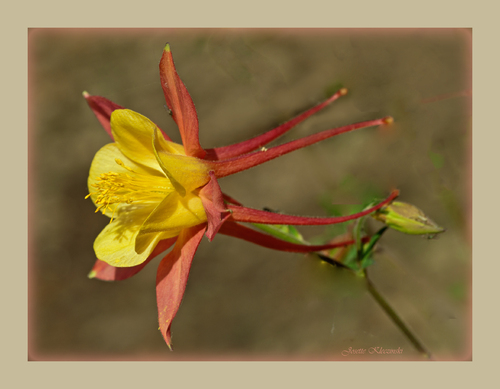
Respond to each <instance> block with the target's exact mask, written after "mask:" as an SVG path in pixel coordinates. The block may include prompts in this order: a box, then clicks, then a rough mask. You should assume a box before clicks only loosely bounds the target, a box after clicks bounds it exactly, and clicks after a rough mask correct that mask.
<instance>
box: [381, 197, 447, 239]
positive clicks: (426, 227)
mask: <svg viewBox="0 0 500 389" xmlns="http://www.w3.org/2000/svg"><path fill="white" fill-rule="evenodd" d="M372 216H373V218H375V219H377V220H379V221H381V222H383V223H385V224H386V225H387V226H388V227H390V228H392V229H394V230H397V231H400V232H404V233H405V234H412V235H425V234H438V233H440V232H443V231H444V228H442V227H440V226H438V225H437V224H436V223H434V222H433V221H432V220H431V219H429V218H428V217H427V216H426V215H425V214H424V213H423V212H422V211H421V210H420V209H418V208H417V207H415V206H414V205H411V204H408V203H403V202H400V201H394V202H392V203H391V204H389V205H386V206H384V207H382V208H380V209H379V210H378V211H376V212H374V213H373V214H372Z"/></svg>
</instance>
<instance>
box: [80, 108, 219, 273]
mask: <svg viewBox="0 0 500 389" xmlns="http://www.w3.org/2000/svg"><path fill="white" fill-rule="evenodd" d="M110 123H111V130H112V134H113V137H114V139H115V143H110V144H108V145H106V146H104V147H103V148H102V149H101V150H99V151H98V152H97V154H96V156H95V157H94V160H93V161H92V165H91V168H90V174H89V179H88V186H89V192H90V195H89V196H90V197H91V198H92V201H93V202H94V203H95V204H96V206H97V210H96V212H97V211H98V210H100V211H101V212H102V213H103V214H105V215H107V216H109V217H111V218H112V219H111V221H112V222H110V224H108V226H106V227H105V228H104V230H103V231H102V232H101V233H100V234H99V236H98V237H97V239H96V240H95V243H94V249H95V252H96V255H97V257H98V258H99V259H100V260H102V261H104V262H107V263H108V264H110V265H112V266H117V267H130V266H136V265H139V264H141V263H142V262H144V261H145V260H146V258H147V257H148V256H149V255H150V254H151V252H152V251H153V249H154V248H155V246H156V245H157V243H158V242H159V241H161V240H163V239H167V238H171V237H175V236H178V235H179V233H180V231H181V230H182V229H183V228H188V227H192V226H195V225H197V224H201V223H204V222H206V221H207V216H206V214H205V210H204V207H203V204H202V202H201V199H200V197H199V196H198V192H199V190H197V189H198V188H199V187H201V186H203V185H205V184H206V183H207V182H208V181H209V178H210V177H209V175H208V171H207V167H206V165H205V164H203V163H202V162H201V161H200V160H198V159H197V158H195V157H188V156H186V154H185V152H184V148H183V147H182V146H181V145H179V144H176V143H173V142H170V141H167V140H165V139H164V138H163V136H162V135H160V136H158V132H159V130H158V128H157V127H156V125H155V124H154V123H153V122H151V121H150V120H149V119H147V118H146V117H144V116H142V115H140V114H138V113H136V112H133V111H131V110H126V109H122V110H115V111H114V112H113V113H112V115H111V121H110Z"/></svg>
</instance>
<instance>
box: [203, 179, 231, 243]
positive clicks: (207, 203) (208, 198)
mask: <svg viewBox="0 0 500 389" xmlns="http://www.w3.org/2000/svg"><path fill="white" fill-rule="evenodd" d="M209 175H210V181H209V182H208V184H206V185H205V186H204V187H203V188H202V189H201V190H200V199H201V202H202V204H203V208H205V213H206V215H207V221H208V228H207V232H206V236H207V238H208V240H209V241H210V242H211V241H212V239H213V238H214V237H215V234H217V232H218V231H219V228H220V227H221V226H222V224H223V223H224V222H225V221H226V220H227V218H228V217H229V216H230V212H229V210H228V209H227V207H226V204H225V203H224V198H223V195H222V191H221V190H220V186H219V183H218V182H217V180H216V178H215V175H214V173H213V172H209Z"/></svg>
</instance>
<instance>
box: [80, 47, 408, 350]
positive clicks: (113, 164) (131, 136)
mask: <svg viewBox="0 0 500 389" xmlns="http://www.w3.org/2000/svg"><path fill="white" fill-rule="evenodd" d="M160 81H161V86H162V88H163V92H164V95H165V100H166V103H167V106H168V107H169V109H170V110H171V113H172V118H173V119H174V121H175V122H176V123H177V126H178V128H179V132H180V135H181V138H182V145H179V144H176V143H173V142H172V141H170V138H169V137H168V136H167V135H166V134H164V133H163V132H162V131H161V130H160V129H159V128H158V127H157V126H156V125H155V124H154V123H153V122H152V121H150V120H149V119H147V118H145V117H144V116H142V115H140V114H138V113H136V112H133V111H131V110H128V109H124V108H123V107H121V106H119V105H117V104H115V103H113V102H111V101H109V100H107V99H105V98H104V97H100V96H90V95H89V94H88V93H86V92H84V94H83V95H84V97H85V99H86V100H87V102H88V104H89V105H90V107H91V108H92V110H93V111H94V113H95V115H96V116H97V118H98V119H99V121H100V122H101V124H102V125H103V127H104V129H105V130H106V131H107V132H108V134H109V135H110V136H111V137H112V138H113V139H114V143H110V144H108V145H106V146H104V147H103V148H102V149H101V150H99V151H98V152H97V154H96V156H95V158H94V160H93V161H92V165H91V168H90V174H89V179H88V187H89V195H88V196H87V197H90V198H91V199H92V201H93V202H94V204H95V205H96V207H97V210H96V212H97V211H101V212H102V213H103V214H105V215H106V216H108V217H109V218H111V220H110V223H109V224H108V225H107V226H106V227H105V228H104V229H103V230H102V232H101V233H100V234H99V236H98V237H97V239H96V240H95V242H94V250H95V253H96V256H97V258H98V260H97V261H96V263H95V265H94V267H93V269H92V271H91V273H90V274H89V277H91V278H94V277H95V278H99V279H101V280H123V279H126V278H128V277H131V276H133V275H134V274H136V273H137V272H139V271H140V270H141V269H142V268H143V267H144V266H145V265H146V264H147V263H148V262H149V261H151V260H152V259H153V258H154V257H155V256H157V255H158V254H160V253H162V252H164V251H166V250H168V249H169V248H170V247H171V246H172V245H174V247H173V249H172V250H171V251H170V252H169V253H167V254H166V255H165V256H164V257H163V259H162V260H161V262H160V264H159V266H158V271H157V278H156V298H157V305H158V319H159V324H160V330H161V333H162V335H163V337H164V339H165V341H166V343H167V344H168V345H169V347H170V343H171V338H170V327H171V324H172V320H173V318H174V317H175V315H176V314H177V311H178V309H179V306H180V303H181V300H182V296H183V294H184V290H185V287H186V283H187V279H188V276H189V269H190V267H191V262H192V260H193V256H194V254H195V252H196V249H197V247H198V245H199V243H200V241H201V239H202V237H203V235H206V236H207V237H208V239H209V240H212V239H213V237H214V236H215V235H216V234H217V233H218V232H220V233H222V234H225V235H230V236H234V237H237V238H240V239H244V240H247V241H249V242H253V243H256V244H259V245H261V246H264V247H269V248H273V249H276V250H282V251H289V252H315V251H321V250H325V249H331V248H335V247H341V246H346V245H351V244H353V243H354V241H352V240H344V241H342V242H336V243H328V244H325V245H317V246H313V245H309V244H298V243H291V242H287V241H283V240H280V239H277V238H275V237H273V236H271V235H267V234H263V233H260V232H258V231H256V230H254V229H251V228H248V227H245V226H243V225H241V224H239V222H248V223H265V224H293V225H326V224H333V223H342V222H345V221H348V220H353V219H356V218H359V217H361V216H364V215H367V214H369V213H371V212H374V211H376V210H377V209H379V208H380V207H382V206H383V205H385V204H388V203H389V202H390V201H392V200H393V199H394V198H395V197H396V196H397V195H398V191H393V192H392V193H391V195H390V196H389V197H388V198H387V199H386V200H384V201H382V202H381V203H379V204H378V205H376V206H374V207H371V208H370V209H367V210H364V211H363V212H359V213H356V214H353V215H349V216H342V217H329V218H328V217H327V218H317V217H300V216H290V215H282V214H277V213H272V212H266V211H259V210H255V209H251V208H246V207H243V206H242V205H241V204H239V203H238V202H237V201H235V200H234V199H232V198H231V197H229V196H227V195H225V194H223V193H222V191H221V189H220V187H219V184H218V182H217V179H219V178H222V177H226V176H228V175H231V174H234V173H238V172H240V171H242V170H245V169H249V168H251V167H253V166H257V165H259V164H261V163H264V162H267V161H269V160H271V159H274V158H277V157H279V156H281V155H284V154H286V153H290V152H292V151H294V150H297V149H299V148H302V147H306V146H309V145H311V144H314V143H317V142H320V141H322V140H324V139H328V138H331V137H333V136H336V135H340V134H342V133H346V132H349V131H353V130H356V129H359V128H364V127H370V126H378V125H384V124H389V123H390V122H391V121H392V118H390V117H385V118H380V119H375V120H369V121H365V122H360V123H354V124H350V125H347V126H342V127H338V128H333V129H329V130H325V131H323V132H320V133H316V134H313V135H310V136H307V137H305V138H301V139H297V140H295V141H292V142H289V143H285V144H282V145H279V146H275V147H271V148H269V149H266V148H264V147H263V145H266V144H268V143H269V142H271V141H273V140H274V139H276V138H278V137H279V136H281V135H283V134H284V133H286V132H287V131H288V130H290V129H291V128H292V127H293V126H295V125H296V124H298V123H300V122H301V121H303V120H305V119H307V118H308V117H309V116H311V115H313V114H314V113H316V112H318V111H320V110H321V109H323V108H325V107H326V106H328V105H329V104H330V103H332V102H333V101H335V100H336V99H337V98H339V97H340V96H344V95H345V94H346V93H347V90H346V89H344V88H342V89H340V90H339V91H338V92H337V93H335V94H334V95H333V96H331V97H330V98H328V99H327V100H325V101H324V102H322V103H320V104H318V105H316V106H315V107H313V108H311V109H308V110H307V111H305V112H303V113H302V114H300V115H298V116H297V117H295V118H293V119H291V120H289V121H288V122H285V123H283V124H281V125H280V126H278V127H276V128H274V129H272V130H270V131H268V132H267V133H265V134H262V135H259V136H257V137H254V138H252V139H249V140H247V141H244V142H240V143H236V144H234V145H229V146H223V147H219V148H214V149H207V150H205V149H203V148H202V147H201V145H200V143H199V138H198V116H197V114H196V110H195V107H194V104H193V101H192V100H191V97H190V96H189V93H188V91H187V89H186V87H185V85H184V84H183V82H182V81H181V79H180V77H179V75H178V74H177V72H176V70H175V66H174V62H173V58H172V53H171V52H170V47H169V45H167V46H166V47H165V49H164V51H163V55H162V58H161V61H160Z"/></svg>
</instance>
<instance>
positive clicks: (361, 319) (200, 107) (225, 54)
mask: <svg viewBox="0 0 500 389" xmlns="http://www.w3.org/2000/svg"><path fill="white" fill-rule="evenodd" d="M166 42H170V44H171V48H172V52H173V55H174V59H175V63H176V67H177V70H178V73H179V74H180V76H181V78H182V80H183V81H184V83H185V84H186V86H187V88H188V90H189V92H190V94H191V96H192V98H193V100H194V103H195V105H196V108H197V111H198V116H199V121H200V139H201V144H202V146H203V147H206V148H209V147H215V146H222V145H227V144H231V143H234V142H237V141H241V140H245V139H248V138H250V137H252V136H255V135H257V134H260V133H262V132H264V131H266V130H269V129H271V128H273V127H275V126H276V125H277V124H279V123H281V122H283V121H285V120H287V119H290V118H291V117H293V116H294V115H295V114H297V113H299V112H301V111H303V110H304V109H306V108H309V107H311V106H313V105H314V104H316V103H318V102H319V101H321V100H323V99H324V98H325V97H327V96H328V95H329V94H331V93H333V92H334V91H335V90H336V89H337V88H338V87H340V86H345V87H347V88H348V89H349V94H348V95H347V96H346V97H343V98H341V99H340V100H339V101H337V102H335V103H334V104H333V105H332V106H330V107H329V108H327V109H325V110H324V111H322V112H321V113H319V114H317V115H315V116H314V117H312V118H310V119H308V120H307V121H306V122H305V123H303V124H301V125H299V126H298V127H297V128H295V129H293V130H292V131H291V132H290V133H289V134H287V135H286V136H285V137H283V138H281V139H279V140H278V141H277V142H275V144H278V143H283V142H285V141H287V140H291V139H296V138H298V137H302V136H305V135H308V134H312V133H315V132H319V131H321V130H325V129H328V128H332V127H336V126H340V125H345V124H349V123H354V122H358V121H363V120H369V119H375V118H378V117H382V116H386V115H392V116H393V117H394V119H395V124H394V125H393V126H392V127H391V128H390V129H389V130H382V129H376V128H370V129H362V130H358V131H356V132H353V133H349V134H345V135H341V136H339V137H336V138H333V139H330V140H327V141H324V142H322V143H320V144H318V145H314V146H311V147H309V148H307V149H303V150H299V151H296V152H294V153H292V154H289V155H287V156H284V157H281V158H279V159H277V160H274V161H271V162H269V163H267V164H266V165H263V166H260V167H256V168H254V169H251V170H249V171H245V172H242V173H240V174H238V175H236V176H232V177H228V178H225V179H223V180H221V181H220V183H221V186H222V189H223V190H224V191H225V192H226V193H228V194H230V195H231V196H233V197H234V198H236V199H238V200H239V201H241V202H242V203H243V204H245V205H246V206H249V207H254V208H263V207H269V208H271V209H275V210H279V211H282V212H286V213H289V214H297V215H310V216H313V215H314V216H326V215H327V209H328V208H329V207H330V206H331V205H332V204H340V205H339V206H338V207H337V208H338V209H340V210H344V213H348V212H349V210H350V207H349V204H359V203H362V202H363V201H366V200H367V199H368V200H369V199H370V198H373V197H374V196H382V197H383V196H386V195H387V194H388V193H389V191H390V189H392V188H393V187H397V188H399V189H400V191H401V197H400V199H401V200H402V201H406V202H410V203H412V204H415V205H417V206H418V207H420V208H421V209H423V210H424V211H425V212H426V214H427V215H429V216H430V217H431V218H432V219H433V220H435V221H436V222H437V223H438V224H440V225H442V226H444V227H446V228H447V231H446V233H444V234H443V235H442V236H440V237H439V238H438V239H434V240H427V239H425V238H421V237H416V236H407V235H403V234H401V233H398V232H396V231H389V232H388V233H387V234H386V235H385V236H384V238H383V239H382V242H381V244H380V247H379V250H378V253H377V255H376V263H375V265H373V266H372V267H371V268H370V271H371V275H372V279H373V282H374V283H375V285H376V286H377V287H378V288H379V289H380V291H381V293H382V294H383V295H384V296H385V297H386V298H387V300H388V301H389V303H390V304H392V305H393V307H394V308H395V309H396V311H397V312H398V313H399V314H400V315H401V317H402V318H403V319H404V321H405V322H406V323H407V324H408V325H409V326H410V328H411V329H412V330H413V331H414V332H415V333H416V334H417V336H418V337H419V339H420V340H421V341H422V342H423V343H424V344H425V345H426V346H427V347H428V348H429V350H430V351H431V352H432V353H433V354H434V355H435V356H436V357H437V358H451V359H463V358H468V357H469V356H470V350H469V344H470V337H469V335H470V323H471V317H470V304H469V302H470V293H469V292H470V291H469V284H470V276H471V275H470V272H471V247H470V220H469V219H470V218H469V213H470V192H471V189H470V184H471V177H470V175H471V170H470V139H471V110H470V106H471V97H470V89H471V80H470V77H471V76H470V66H471V47H470V45H471V32H470V31H469V30H459V29H452V30H189V29H186V30H93V31H89V30H43V29H38V30H31V31H30V34H29V61H30V62H29V72H30V73H29V89H30V90H29V93H30V102H29V103H30V107H29V108H30V128H29V149H30V150H29V158H30V161H29V165H30V171H29V174H30V212H29V216H30V219H29V226H30V242H31V243H30V263H29V271H30V280H29V281H30V282H29V289H30V290H29V296H30V300H29V305H30V311H29V324H30V333H29V340H30V357H31V358H33V359H123V358H125V359H143V358H146V359H148V358H151V359H172V360H180V359H306V360H308V359H333V360H335V359H338V360H347V359H349V358H345V357H343V356H342V355H341V352H342V350H345V349H348V348H349V347H352V348H369V347H383V348H395V349H397V348H398V347H400V348H403V350H404V352H403V355H402V356H401V357H396V358H395V359H401V358H402V359H418V358H420V357H419V355H418V353H417V352H416V351H415V350H414V349H413V347H412V345H411V344H410V343H409V342H408V340H407V339H406V338H405V337H404V336H403V335H402V334H401V332H400V331H399V329H398V328H397V327H396V326H395V325H394V324H393V323H392V322H391V321H390V320H389V319H388V317H387V316H386V314H385V313H384V312H383V311H382V310H381V309H380V307H379V306H378V305H377V304H376V303H375V302H374V300H373V299H372V298H371V296H370V295H369V294H368V293H367V292H366V291H365V289H364V287H363V283H362V282H361V280H358V279H356V278H355V277H354V276H353V275H351V274H350V273H348V272H346V271H343V270H340V269H335V268H332V267H330V266H328V265H325V264H322V263H321V262H320V261H318V260H317V259H316V258H315V257H314V256H304V255H299V254H289V253H281V252H276V251H272V250H268V249H265V248H261V247H257V246H255V245H252V244H250V243H246V242H243V241H240V240H237V239H234V238H229V237H226V236H222V235H218V236H217V237H216V238H215V240H214V241H213V242H211V243H209V242H208V241H207V240H206V239H205V240H204V241H203V242H202V244H201V246H200V248H199V250H198V252H197V253H196V256H195V260H194V262H193V267H192V269H191V275H190V279H189V282H188V286H187V290H186V294H185V296H184V300H183V303H182V305H181V309H180V311H179V313H178V315H177V317H176V319H175V321H174V324H173V327H172V333H173V338H172V340H173V347H174V352H170V351H169V350H168V348H167V346H166V345H165V343H164V341H163V339H162V337H161V334H160V332H159V331H158V330H157V328H158V323H157V312H156V301H155V274H156V266H157V264H158V259H157V260H155V261H153V262H151V264H149V265H148V266H147V267H146V268H145V269H144V270H143V271H142V272H141V273H139V274H138V275H136V276H134V277H133V278H131V279H129V280H126V281H121V282H114V283H108V282H103V281H98V280H90V279H88V278H87V274H88V272H89V271H90V269H91V267H92V265H93V263H94V261H95V257H94V252H93V249H92V244H93V241H94V239H95V237H96V236H97V235H98V233H99V232H100V230H101V229H102V228H103V227H104V226H105V225H106V223H107V222H108V221H109V219H107V218H105V217H104V216H102V215H101V214H95V213H94V210H95V208H94V206H93V204H92V202H91V201H90V200H84V197H85V195H86V194H87V193H88V192H87V185H86V182H87V174H88V170H89V167H90V163H91V161H92V158H93V156H94V154H95V153H96V152H97V150H99V148H100V147H102V146H103V145H104V144H106V143H109V137H108V136H107V134H106V133H105V132H104V130H102V128H101V127H100V125H99V123H98V121H97V120H96V118H95V117H94V115H93V113H92V112H91V110H90V109H89V108H88V107H87V105H86V103H85V101H84V99H83V97H82V95H81V93H82V92H83V91H84V90H86V91H88V92H89V93H91V94H95V95H102V96H105V97H107V98H109V99H111V100H112V101H114V102H116V103H118V104H120V105H122V106H125V107H127V108H130V109H133V110H135V111H137V112H139V113H141V114H143V115H145V116H147V117H148V118H150V119H151V120H153V121H154V122H156V123H157V124H158V125H159V126H160V127H161V128H162V129H163V130H164V131H166V132H167V133H168V134H169V136H171V137H172V138H173V139H174V140H176V141H180V137H179V135H178V132H177V128H176V126H175V123H174V122H173V121H172V120H171V118H170V117H169V116H168V113H167V110H166V108H165V101H164V97H163V93H162V89H161V86H160V82H159V74H158V63H159V60H160V57H161V53H162V50H163V47H164V45H165V43H166ZM373 225H374V228H375V227H377V225H375V224H373ZM300 231H301V232H302V233H303V234H304V236H305V237H306V238H314V237H317V236H320V235H322V234H323V233H324V231H325V228H324V227H306V228H301V229H300ZM373 359H381V357H380V356H374V358H373Z"/></svg>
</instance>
